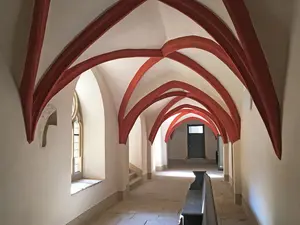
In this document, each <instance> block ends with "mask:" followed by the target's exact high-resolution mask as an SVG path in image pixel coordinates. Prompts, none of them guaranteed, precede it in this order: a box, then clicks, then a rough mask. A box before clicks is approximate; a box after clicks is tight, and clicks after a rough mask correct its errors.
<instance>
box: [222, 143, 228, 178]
mask: <svg viewBox="0 0 300 225" xmlns="http://www.w3.org/2000/svg"><path fill="white" fill-rule="evenodd" d="M223 173H224V181H226V182H229V144H228V143H227V144H224V145H223Z"/></svg>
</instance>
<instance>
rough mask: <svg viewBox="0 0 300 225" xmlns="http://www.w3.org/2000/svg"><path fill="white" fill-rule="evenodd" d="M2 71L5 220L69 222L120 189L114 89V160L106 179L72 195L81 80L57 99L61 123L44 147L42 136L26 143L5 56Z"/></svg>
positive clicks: (12, 224)
mask: <svg viewBox="0 0 300 225" xmlns="http://www.w3.org/2000/svg"><path fill="white" fill-rule="evenodd" d="M0 74H1V76H0V93H1V95H0V102H1V110H0V118H1V119H0V120H1V124H2V126H3V127H5V129H1V131H0V134H1V135H0V141H1V149H0V151H1V158H0V166H1V170H0V171H5V174H1V175H2V176H1V179H2V180H1V185H0V186H1V191H2V192H1V202H2V203H3V202H5V207H4V208H1V211H2V212H1V222H0V224H6V225H32V224H43V225H53V224H66V223H67V222H69V221H71V220H72V219H74V218H75V217H77V216H78V215H80V214H81V213H82V212H84V211H86V210H87V209H89V208H90V207H92V206H94V205H95V204H97V203H98V202H100V201H102V200H103V199H105V198H106V197H108V196H109V195H111V194H113V193H114V192H116V191H117V187H116V182H117V180H118V177H117V173H116V172H115V171H117V170H118V168H117V166H116V165H118V164H117V163H115V161H116V156H117V153H118V152H117V151H118V150H119V145H118V135H116V134H117V133H118V123H117V117H116V111H115V110H114V108H113V107H111V105H110V104H109V102H110V99H109V93H108V91H107V90H103V98H104V105H105V110H106V112H105V113H106V114H107V115H108V116H107V117H106V121H107V123H108V124H109V126H107V127H106V134H107V135H106V154H105V157H106V160H107V161H109V162H110V163H107V164H106V171H107V176H106V179H105V180H104V181H103V182H102V183H100V184H98V185H96V186H93V187H91V188H89V189H86V190H84V191H81V192H79V193H77V194H75V195H73V196H71V195H70V185H71V176H70V168H71V122H70V120H71V117H70V116H71V115H70V113H71V104H72V94H73V90H74V88H75V83H74V82H73V83H72V84H71V85H69V86H68V87H66V88H65V89H64V90H63V91H61V92H60V93H59V94H58V95H57V96H56V97H54V98H53V100H52V101H51V103H52V104H54V105H55V106H56V107H57V110H58V126H57V127H50V129H49V131H48V137H47V138H48V140H47V143H48V145H47V146H46V147H45V148H43V149H41V148H39V141H38V140H37V139H36V140H35V141H34V142H33V143H32V144H30V145H29V144H27V142H26V137H25V129H24V121H23V116H22V112H21V104H20V100H19V95H18V92H17V87H16V86H15V84H14V82H13V80H12V77H11V75H10V73H9V70H8V67H7V65H5V64H3V61H2V60H0ZM8 96H9V97H8ZM107 103H108V104H107ZM36 137H38V135H36ZM0 205H3V204H0ZM66 209H67V210H66ZM2 215H3V216H2Z"/></svg>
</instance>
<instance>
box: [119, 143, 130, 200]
mask: <svg viewBox="0 0 300 225" xmlns="http://www.w3.org/2000/svg"><path fill="white" fill-rule="evenodd" d="M117 163H118V168H119V169H118V171H116V173H117V179H118V180H117V185H118V192H119V193H120V198H121V199H123V198H125V197H126V196H127V193H128V190H129V147H128V143H127V144H126V145H124V144H120V145H119V152H118V157H117Z"/></svg>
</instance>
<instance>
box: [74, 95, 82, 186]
mask: <svg viewBox="0 0 300 225" xmlns="http://www.w3.org/2000/svg"><path fill="white" fill-rule="evenodd" d="M82 140H83V126H82V115H81V111H80V102H79V99H78V96H77V94H76V92H74V95H73V103H72V181H76V180H80V179H82V178H83V171H82V168H83V147H82V146H83V144H82Z"/></svg>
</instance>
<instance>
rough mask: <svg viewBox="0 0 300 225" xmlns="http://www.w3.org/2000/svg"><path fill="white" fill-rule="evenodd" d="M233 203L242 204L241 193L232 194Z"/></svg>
mask: <svg viewBox="0 0 300 225" xmlns="http://www.w3.org/2000/svg"><path fill="white" fill-rule="evenodd" d="M234 203H235V204H236V205H242V195H241V194H234Z"/></svg>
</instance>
